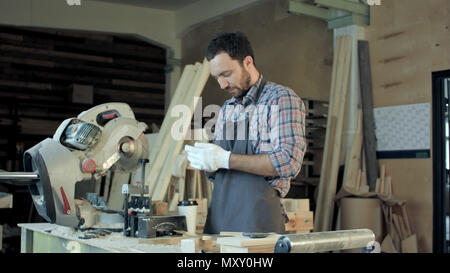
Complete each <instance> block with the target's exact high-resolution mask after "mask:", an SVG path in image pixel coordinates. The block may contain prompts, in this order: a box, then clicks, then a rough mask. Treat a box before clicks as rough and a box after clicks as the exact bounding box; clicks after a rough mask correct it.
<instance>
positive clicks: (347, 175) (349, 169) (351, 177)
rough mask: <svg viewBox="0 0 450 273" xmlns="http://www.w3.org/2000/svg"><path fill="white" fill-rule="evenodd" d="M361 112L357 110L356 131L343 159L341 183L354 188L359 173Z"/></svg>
mask: <svg viewBox="0 0 450 273" xmlns="http://www.w3.org/2000/svg"><path fill="white" fill-rule="evenodd" d="M361 127H362V112H361V110H358V118H357V125H356V131H355V134H354V135H353V141H352V145H351V147H350V150H349V151H347V156H346V157H347V158H346V160H345V170H344V178H343V185H344V187H347V188H349V189H353V190H354V189H356V187H357V185H356V184H357V181H356V180H357V179H359V178H358V174H359V175H361V174H360V173H359V172H358V171H359V165H360V161H361V147H362V129H361Z"/></svg>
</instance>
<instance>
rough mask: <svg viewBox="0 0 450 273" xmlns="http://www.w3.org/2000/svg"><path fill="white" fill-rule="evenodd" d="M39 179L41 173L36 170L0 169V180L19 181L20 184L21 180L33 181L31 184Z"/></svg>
mask: <svg viewBox="0 0 450 273" xmlns="http://www.w3.org/2000/svg"><path fill="white" fill-rule="evenodd" d="M38 180H39V174H38V173H34V172H1V171H0V182H2V181H3V182H6V183H8V182H9V181H17V182H18V183H17V184H18V185H20V184H21V183H20V182H32V183H31V184H33V183H35V182H37V181H38ZM9 184H16V183H14V182H11V183H9Z"/></svg>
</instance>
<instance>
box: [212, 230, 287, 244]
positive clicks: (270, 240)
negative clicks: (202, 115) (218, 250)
mask: <svg viewBox="0 0 450 273" xmlns="http://www.w3.org/2000/svg"><path fill="white" fill-rule="evenodd" d="M221 234H222V233H221ZM279 237H280V235H278V234H271V235H269V236H267V237H266V238H249V237H245V236H232V237H219V238H217V241H216V243H217V244H219V245H229V246H237V247H250V246H261V245H268V244H269V245H270V244H272V245H273V246H275V243H276V242H277V240H278V238H279Z"/></svg>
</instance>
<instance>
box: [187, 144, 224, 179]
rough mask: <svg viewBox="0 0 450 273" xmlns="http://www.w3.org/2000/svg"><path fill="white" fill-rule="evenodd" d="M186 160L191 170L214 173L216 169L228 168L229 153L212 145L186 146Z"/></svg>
mask: <svg viewBox="0 0 450 273" xmlns="http://www.w3.org/2000/svg"><path fill="white" fill-rule="evenodd" d="M184 149H185V150H186V152H187V153H188V160H189V162H190V164H191V167H192V168H195V169H199V170H205V171H207V172H215V171H217V170H218V169H229V168H230V155H231V152H230V151H226V150H224V149H223V148H222V147H220V146H218V145H216V144H212V143H200V142H197V143H195V147H192V146H190V145H186V146H185V147H184Z"/></svg>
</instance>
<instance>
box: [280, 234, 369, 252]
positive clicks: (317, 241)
mask: <svg viewBox="0 0 450 273" xmlns="http://www.w3.org/2000/svg"><path fill="white" fill-rule="evenodd" d="M374 241H375V234H374V233H373V232H372V231H371V230H369V229H354V230H343V231H329V232H313V233H306V234H291V235H283V236H281V237H280V238H279V239H278V241H277V243H276V244H275V253H316V252H327V251H333V250H343V249H357V248H363V247H364V248H365V247H368V245H369V243H371V242H374Z"/></svg>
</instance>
